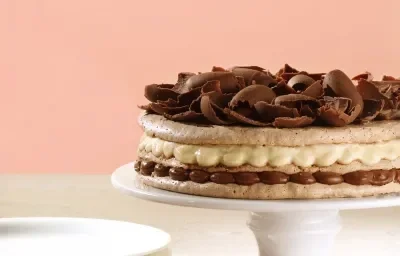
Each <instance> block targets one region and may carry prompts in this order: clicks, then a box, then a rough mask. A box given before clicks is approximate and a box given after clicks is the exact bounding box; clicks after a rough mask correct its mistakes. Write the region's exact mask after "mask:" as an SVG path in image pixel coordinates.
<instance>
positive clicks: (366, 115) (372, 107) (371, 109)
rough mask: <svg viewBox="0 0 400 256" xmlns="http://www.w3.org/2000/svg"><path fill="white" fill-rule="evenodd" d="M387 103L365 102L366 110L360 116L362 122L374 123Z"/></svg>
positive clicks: (381, 101)
mask: <svg viewBox="0 0 400 256" xmlns="http://www.w3.org/2000/svg"><path fill="white" fill-rule="evenodd" d="M384 105H385V102H384V101H383V100H364V109H363V112H362V113H361V115H360V120H361V121H372V120H374V119H375V118H376V117H377V116H378V115H379V113H381V111H382V110H383V107H384Z"/></svg>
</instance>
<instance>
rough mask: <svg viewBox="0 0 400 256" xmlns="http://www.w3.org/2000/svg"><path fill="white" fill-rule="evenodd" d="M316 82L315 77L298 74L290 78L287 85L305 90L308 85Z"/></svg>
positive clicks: (298, 89)
mask: <svg viewBox="0 0 400 256" xmlns="http://www.w3.org/2000/svg"><path fill="white" fill-rule="evenodd" d="M314 82H315V80H314V79H312V78H311V77H309V76H307V75H303V74H298V75H295V76H294V77H292V78H290V80H289V81H288V83H287V85H288V86H289V87H292V88H293V89H294V90H295V91H304V90H305V89H306V88H307V87H309V86H310V85H312V84H313V83H314Z"/></svg>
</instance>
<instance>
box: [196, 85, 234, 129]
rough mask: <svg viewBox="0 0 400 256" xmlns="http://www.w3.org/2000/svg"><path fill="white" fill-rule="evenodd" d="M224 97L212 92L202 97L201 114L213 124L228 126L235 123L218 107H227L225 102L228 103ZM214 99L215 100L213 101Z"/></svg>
mask: <svg viewBox="0 0 400 256" xmlns="http://www.w3.org/2000/svg"><path fill="white" fill-rule="evenodd" d="M223 97H224V96H223V95H221V94H219V95H218V93H216V92H212V93H209V94H206V95H203V96H202V97H201V102H200V109H201V112H202V113H203V115H204V116H205V117H206V118H207V119H208V120H209V121H210V122H211V123H213V124H218V125H228V124H232V123H234V122H233V121H232V120H229V119H228V118H227V117H226V115H225V113H224V111H223V109H221V107H220V106H218V105H225V102H224V101H226V99H223ZM212 98H214V100H212ZM218 102H219V104H218ZM226 102H227V101H226Z"/></svg>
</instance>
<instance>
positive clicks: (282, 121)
mask: <svg viewBox="0 0 400 256" xmlns="http://www.w3.org/2000/svg"><path fill="white" fill-rule="evenodd" d="M314 120H315V118H312V117H309V116H301V117H294V118H291V117H278V118H276V119H275V121H274V122H273V123H272V125H273V126H275V127H278V128H297V127H304V126H308V125H310V124H312V123H313V122H314Z"/></svg>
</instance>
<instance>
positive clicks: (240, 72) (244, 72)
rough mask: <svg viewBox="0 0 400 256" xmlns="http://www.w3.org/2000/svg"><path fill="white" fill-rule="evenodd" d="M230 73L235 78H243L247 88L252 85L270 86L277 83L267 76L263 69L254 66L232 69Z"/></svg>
mask: <svg viewBox="0 0 400 256" xmlns="http://www.w3.org/2000/svg"><path fill="white" fill-rule="evenodd" d="M232 72H233V74H235V76H241V77H243V78H244V81H245V83H246V85H247V86H249V85H252V84H262V85H266V86H270V85H273V84H276V83H277V82H276V80H275V79H274V78H273V77H271V76H270V75H268V73H267V72H264V69H262V68H260V67H256V66H251V67H233V68H232Z"/></svg>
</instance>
